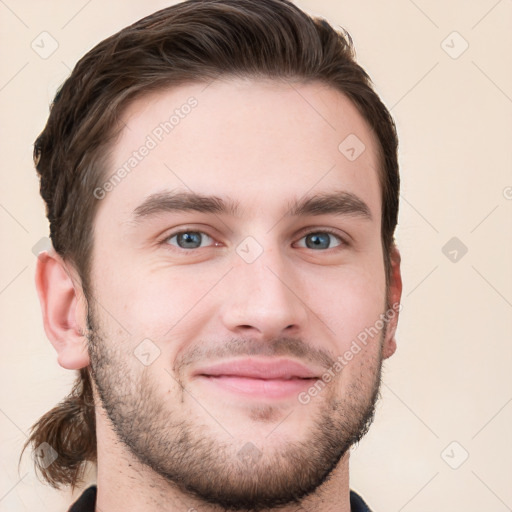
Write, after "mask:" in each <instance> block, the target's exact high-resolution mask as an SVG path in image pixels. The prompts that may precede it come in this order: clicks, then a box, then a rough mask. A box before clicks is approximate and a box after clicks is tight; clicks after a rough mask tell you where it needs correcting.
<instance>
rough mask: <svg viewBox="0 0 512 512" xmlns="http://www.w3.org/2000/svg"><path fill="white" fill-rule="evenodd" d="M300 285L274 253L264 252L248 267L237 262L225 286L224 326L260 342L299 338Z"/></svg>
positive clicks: (303, 308) (303, 311)
mask: <svg viewBox="0 0 512 512" xmlns="http://www.w3.org/2000/svg"><path fill="white" fill-rule="evenodd" d="M300 281H301V280H300V276H299V275H298V272H297V271H295V269H294V268H293V266H290V263H289V262H287V261H285V258H284V257H283V255H282V254H279V253H278V251H273V250H265V251H263V253H262V254H261V255H260V256H259V257H258V259H256V261H253V262H252V263H247V262H245V261H243V260H242V259H239V260H238V261H236V262H235V268H233V270H232V271H231V272H230V273H229V279H228V282H226V283H225V286H226V295H225V300H224V302H223V309H222V314H221V316H222V322H223V323H224V326H225V327H226V328H227V329H228V330H229V331H230V332H231V333H232V334H233V335H235V336H250V337H253V338H256V339H258V338H259V339H260V340H262V341H263V340H265V341H266V340H270V339H273V338H277V337H279V336H293V335H297V334H299V333H300V332H301V331H302V330H303V329H304V326H305V325H306V321H307V310H308V308H307V305H306V298H305V297H304V296H303V295H304V291H303V290H302V289H301V283H300Z"/></svg>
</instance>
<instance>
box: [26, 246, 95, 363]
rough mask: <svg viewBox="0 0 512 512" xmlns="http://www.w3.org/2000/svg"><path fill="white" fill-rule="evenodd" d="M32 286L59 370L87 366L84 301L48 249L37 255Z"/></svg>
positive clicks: (63, 265) (52, 252)
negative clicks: (33, 286) (34, 287)
mask: <svg viewBox="0 0 512 512" xmlns="http://www.w3.org/2000/svg"><path fill="white" fill-rule="evenodd" d="M35 284H36V288H37V293H38V296H39V302H40V304H41V309H42V313H43V324H44V330H45V332H46V335H47V336H48V339H49V340H50V342H51V343H52V345H53V347H54V348H55V350H56V351H57V355H58V362H59V364H60V366H62V367H63V368H66V369H68V370H77V369H80V368H84V367H86V366H88V365H89V355H88V352H87V338H86V337H85V336H84V334H83V333H85V325H84V318H85V314H84V312H85V308H86V304H85V300H83V298H82V297H83V294H81V295H77V291H76V288H75V286H76V285H75V284H74V283H73V280H72V279H71V276H70V275H69V273H68V269H67V266H66V264H65V263H64V261H63V260H62V258H61V257H60V256H59V255H58V254H57V253H55V251H54V250H53V249H52V250H50V251H44V252H42V253H40V254H39V256H38V259H37V267H36V276H35Z"/></svg>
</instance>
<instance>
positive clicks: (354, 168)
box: [36, 79, 402, 512]
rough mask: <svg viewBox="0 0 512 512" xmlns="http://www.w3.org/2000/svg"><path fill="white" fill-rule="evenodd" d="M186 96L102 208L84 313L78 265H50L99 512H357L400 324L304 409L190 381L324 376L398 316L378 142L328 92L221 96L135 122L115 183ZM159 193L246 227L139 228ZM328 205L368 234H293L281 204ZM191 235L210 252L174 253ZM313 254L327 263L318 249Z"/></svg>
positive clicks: (186, 221) (124, 137)
mask: <svg viewBox="0 0 512 512" xmlns="http://www.w3.org/2000/svg"><path fill="white" fill-rule="evenodd" d="M191 96H194V97H195V98H196V99H197V102H198V103H197V106H196V107H195V108H194V109H193V110H192V111H191V112H190V114H189V115H187V116H185V117H184V118H183V119H181V120H180V122H179V124H178V125H177V126H176V127H175V128H174V129H173V130H172V132H170V133H169V134H166V135H165V137H164V138H163V140H162V141H160V142H159V144H158V145H157V146H156V147H155V148H154V149H152V150H151V151H150V152H149V154H148V155H147V156H146V157H145V158H144V159H143V160H142V161H141V162H140V163H138V164H137V166H136V168H134V169H133V170H132V171H131V172H130V174H129V175H127V176H126V178H125V179H123V180H122V181H121V182H120V183H119V184H117V185H116V186H115V188H114V189H113V190H111V191H110V192H108V193H107V194H106V195H105V197H104V198H103V199H102V200H101V201H100V205H99V209H98V211H97V215H96V218H95V220H94V233H95V234H94V237H95V239H94V248H93V265H92V273H91V282H92V285H93V293H92V294H93V297H92V298H91V297H90V298H89V309H88V308H87V301H86V298H85V297H84V295H83V291H82V289H81V287H80V279H79V278H78V276H77V274H76V272H75V271H74V269H73V267H72V265H71V264H70V263H69V262H65V261H63V260H62V259H61V258H60V257H59V256H58V255H57V254H55V252H54V251H49V252H47V253H43V254H42V255H41V256H40V258H39V260H38V267H37V273H36V285H37V289H38V293H39V297H40V301H41V305H42V309H43V319H44V326H45V330H46V333H47V335H48V337H49V339H50V340H51V342H52V344H53V345H54V347H55V349H56V351H57V353H58V362H59V364H60V365H61V366H62V367H64V368H67V369H79V368H83V367H86V366H89V367H90V369H91V371H92V375H93V381H94V382H93V384H94V396H95V404H96V422H97V439H98V475H97V483H98V497H97V510H109V511H116V510H138V511H142V512H144V511H150V510H166V511H174V510H189V509H191V508H192V507H194V508H196V509H197V510H201V511H217V510H224V508H225V509H230V510H282V511H285V512H287V511H295V510H297V509H298V507H299V503H300V504H301V506H302V507H303V508H304V509H305V510H307V511H314V510H319V511H320V510H322V511H323V512H330V511H333V512H334V511H345V512H348V511H349V510H350V504H349V478H348V465H349V450H348V448H349V447H350V445H351V444H353V442H354V441H355V440H357V439H359V438H360V437H361V436H362V435H364V433H365V432H366V429H367V428H368V426H369V423H370V422H371V419H372V414H373V407H374V404H375V400H376V399H377V394H378V389H379V383H380V369H381V365H382V361H383V359H386V358H388V357H390V356H391V355H392V354H393V353H394V351H395V350H396V342H395V330H396V325H397V320H398V312H397V313H396V314H395V315H394V316H393V317H392V318H391V319H390V320H389V322H388V324H387V326H386V328H385V329H381V330H380V332H379V335H378V336H374V337H372V338H370V339H369V341H368V343H367V344H365V345H364V346H363V345H361V347H360V348H361V350H360V351H359V352H358V353H357V354H356V355H354V357H353V358H352V359H351V360H350V361H349V362H347V364H345V365H344V366H343V369H342V370H341V371H339V372H335V373H336V376H335V378H333V379H332V380H331V381H330V382H328V383H327V385H326V386H325V387H324V388H323V389H322V391H320V392H318V394H316V396H314V397H312V398H311V400H310V401H309V402H308V403H307V404H304V403H300V401H299V400H298V396H297V394H294V395H293V396H289V397H286V398H282V399H276V398H271V397H257V398H255V397H250V396H249V397H248V396H244V395H241V394H237V393H232V392H229V391H226V390H223V389H219V388H218V387H217V386H214V385H212V384H211V383H210V382H207V381H205V379H200V378H197V377H195V376H194V371H195V370H196V369H197V368H199V367H200V366H204V365H208V364H211V363H217V362H220V361H226V360H229V359H234V358H237V357H244V358H245V357H249V356H251V357H253V358H255V359H257V360H269V359H276V358H288V359H292V360H295V361H299V362H302V363H304V364H306V365H308V366H310V367H312V368H315V369H316V370H317V371H318V372H319V373H322V372H325V371H327V370H328V368H329V367H330V363H331V364H332V363H333V362H334V361H336V358H337V357H338V356H342V355H343V354H344V353H346V351H347V350H349V349H350V347H351V344H352V342H353V341H354V340H355V339H356V338H357V336H358V334H360V333H361V332H363V331H364V330H365V328H369V327H371V326H374V325H375V324H376V321H377V320H378V319H379V318H380V317H379V315H381V314H383V313H384V312H385V311H386V307H387V306H389V305H391V304H397V303H399V301H400V296H401V291H402V283H401V277H400V257H399V253H398V251H397V249H396V248H393V252H392V273H391V281H390V286H389V290H386V280H385V272H384V260H383V253H382V245H381V232H380V223H381V196H380V188H379V181H378V169H379V155H378V142H377V139H376V137H375V136H374V134H373V133H372V132H371V130H370V128H369V127H368V125H367V123H366V122H365V121H364V120H363V118H362V117H361V115H360V114H359V113H358V111H357V110H356V108H355V107H354V105H353V104H352V103H351V102H350V101H349V99H348V98H347V97H345V96H344V95H343V94H341V93H340V92H338V91H335V90H333V89H331V88H329V87H326V86H325V85H323V84H319V83H309V84H298V83H294V84H288V83H286V82H281V81H271V80H261V79H258V80H248V79H247V80H241V79H236V80H235V79H224V80H216V81H215V82H214V83H212V84H211V85H210V86H208V87H205V85H204V84H187V85H183V86H180V87H177V88H173V89H170V90H165V91H159V92H156V93H152V94H151V95H147V96H144V97H142V98H139V99H137V100H136V101H135V102H133V103H132V104H131V105H130V106H129V107H128V109H127V110H126V111H125V112H124V114H123V121H124V122H125V123H126V125H127V128H125V129H123V130H122V132H121V134H120V136H119V137H118V139H117V140H116V141H115V144H114V146H113V148H112V153H111V162H110V163H111V165H110V168H109V171H110V172H109V174H110V173H112V172H113V171H114V170H116V169H118V168H119V167H121V166H122V165H123V163H124V162H126V161H127V159H128V158H129V157H130V155H131V154H132V153H133V151H134V150H136V149H138V148H140V146H141V145H142V144H144V141H145V140H146V137H147V136H148V134H151V133H152V132H153V130H154V129H155V127H156V126H158V125H159V123H160V122H162V121H164V120H166V119H168V117H169V114H168V112H172V111H173V110H174V109H176V108H177V107H179V106H180V105H183V104H184V103H185V102H186V101H187V98H189V97H191ZM349 134H355V135H356V136H357V137H358V138H359V139H360V140H361V141H363V143H364V145H365V150H364V151H363V152H362V153H361V155H360V156H359V157H358V158H356V159H355V160H353V161H350V160H349V159H348V158H346V156H345V155H344V154H343V153H342V152H340V150H339V149H338V146H339V144H340V143H341V142H342V141H343V140H344V139H345V138H346V137H347V136H348V135H349ZM162 190H179V191H184V192H186V191H193V192H196V193H200V194H204V195H215V196H218V197H223V198H226V197H227V196H229V197H231V198H233V199H235V200H236V201H238V202H239V203H240V207H241V212H240V215H237V216H231V215H229V214H212V213H199V212H193V211H189V212H166V213H162V214H160V215H158V216H155V217H152V218H147V219H144V220H143V221H141V222H135V221H134V219H133V216H132V212H133V211H134V210H135V208H137V206H138V205H140V204H141V202H142V201H143V200H144V199H145V198H146V197H147V196H148V195H150V194H152V193H155V192H159V191H162ZM333 190H337V191H338V190H339V191H344V192H349V193H352V194H354V195H355V196H357V197H358V198H359V199H360V200H361V201H363V202H364V203H365V204H366V205H367V207H368V209H369V211H370V213H371V219H369V218H365V217H363V216H361V215H335V214H324V215H321V216H312V215H308V216H305V217H297V218H293V217H287V216H286V215H285V214H286V212H287V204H288V203H289V201H291V200H293V199H300V198H303V197H304V196H306V195H313V194H317V193H318V194H321V193H323V192H327V193H329V192H333ZM183 229H185V230H187V231H188V232H189V233H190V232H193V233H197V232H201V233H204V235H203V238H202V239H201V235H200V236H199V239H200V244H201V246H200V247H198V248H192V249H191V248H180V242H179V240H178V238H177V237H176V236H174V237H173V235H175V234H176V232H178V231H180V230H183ZM326 229H332V230H334V231H335V233H336V235H334V236H333V235H331V236H329V235H325V230H326ZM308 234H309V235H312V236H313V238H314V237H315V234H316V235H319V236H320V237H323V238H321V240H322V242H325V241H327V243H326V244H325V245H321V247H320V248H318V247H315V248H311V246H308V245H307V242H308V241H309V242H311V236H309V237H308V236H306V235H308ZM206 235H208V236H206ZM248 236H251V237H252V238H253V239H254V240H255V241H256V242H257V245H254V244H253V245H252V246H251V247H252V249H251V250H252V251H254V250H256V249H254V247H256V248H258V246H259V249H258V251H261V254H260V255H259V256H258V257H257V258H256V259H255V260H254V261H252V262H251V263H248V262H247V261H246V260H244V258H242V257H241V256H240V254H241V253H239V252H237V250H236V249H237V247H238V246H239V245H240V244H241V243H242V242H243V241H244V240H245V241H246V237H248ZM337 236H339V237H341V238H338V237H337ZM195 240H196V241H197V238H196V239H195ZM318 240H319V239H316V241H317V242H318ZM251 243H253V242H251ZM181 244H182V245H181V247H190V246H185V245H183V241H182V242H181ZM197 245H199V243H198V244H197ZM326 246H327V247H326ZM242 247H244V245H242ZM245 247H246V246H245ZM386 291H388V295H386ZM143 340H151V341H150V342H149V345H148V342H147V341H146V342H145V343H146V345H144V347H145V350H146V351H147V350H150V352H151V353H152V354H158V356H157V357H156V359H154V361H152V363H151V364H148V365H145V364H143V363H141V361H140V360H139V359H138V358H137V357H136V355H135V354H136V353H137V350H139V352H140V348H139V349H137V347H139V345H140V343H141V342H142V341H143ZM148 347H149V349H148ZM184 432H185V433H187V435H186V436H184V435H183V434H184ZM244 450H245V451H244ZM247 450H249V455H248V456H247V457H246V458H245V459H244V458H243V454H244V453H246V454H247V453H248V452H247ZM251 450H252V451H251ZM241 454H242V455H241ZM244 496H245V498H244ZM248 496H249V498H248ZM294 497H295V498H296V502H295V503H294V502H293V499H294ZM244 499H245V500H246V502H244ZM237 503H238V505H237ZM249 504H250V505H251V506H249ZM221 505H222V506H221ZM223 507H224V508H223ZM299 510H300V509H299Z"/></svg>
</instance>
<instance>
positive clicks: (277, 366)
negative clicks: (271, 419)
mask: <svg viewBox="0 0 512 512" xmlns="http://www.w3.org/2000/svg"><path fill="white" fill-rule="evenodd" d="M194 375H195V376H199V375H207V376H212V377H219V376H221V375H222V376H233V377H235V376H236V377H246V378H253V379H293V378H300V379H311V378H315V377H317V376H318V371H316V370H315V369H313V368H310V367H308V366H305V365H304V364H302V363H299V362H297V361H293V360H292V359H270V360H262V359H254V358H248V359H234V360H231V361H224V362H221V363H218V364H213V365H210V366H203V367H200V368H198V369H197V370H196V371H194Z"/></svg>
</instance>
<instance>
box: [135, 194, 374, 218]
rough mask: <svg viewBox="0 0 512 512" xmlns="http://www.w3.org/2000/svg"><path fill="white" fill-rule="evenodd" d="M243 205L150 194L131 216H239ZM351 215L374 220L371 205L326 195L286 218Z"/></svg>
mask: <svg viewBox="0 0 512 512" xmlns="http://www.w3.org/2000/svg"><path fill="white" fill-rule="evenodd" d="M240 210H241V208H240V203H239V202H238V201H235V200H233V199H230V198H226V199H224V198H221V197H218V196H206V195H202V194H197V193H195V192H172V191H162V192H157V193H154V194H151V195H150V196H148V197H147V198H146V199H145V200H144V201H143V202H142V203H141V204H140V205H139V206H137V207H136V208H135V209H134V210H133V212H132V221H133V222H136V223H139V222H142V221H143V220H144V219H147V218H151V217H155V216H157V215H159V214H162V213H168V212H188V211H194V212H200V213H212V214H226V215H230V216H233V217H236V216H239V215H240ZM326 214H334V215H349V216H357V217H360V218H363V219H368V220H372V215H371V212H370V208H369V207H368V205H367V204H366V203H365V202H364V201H363V200H362V199H360V198H359V197H357V196H356V195H355V194H353V193H351V192H346V191H334V192H324V193H321V194H316V195H313V196H309V197H304V198H301V199H294V200H291V201H289V202H288V204H287V212H286V214H285V216H286V217H302V216H310V215H312V216H316V215H326Z"/></svg>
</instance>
